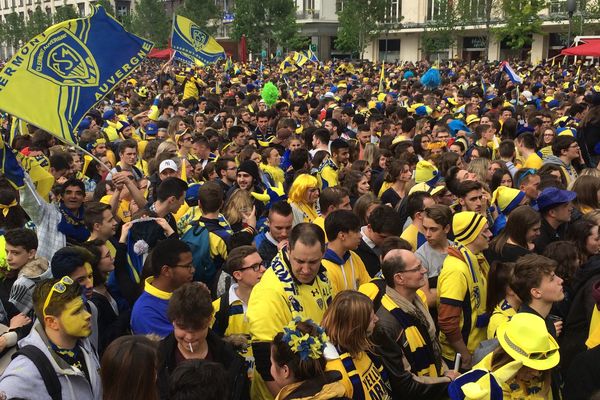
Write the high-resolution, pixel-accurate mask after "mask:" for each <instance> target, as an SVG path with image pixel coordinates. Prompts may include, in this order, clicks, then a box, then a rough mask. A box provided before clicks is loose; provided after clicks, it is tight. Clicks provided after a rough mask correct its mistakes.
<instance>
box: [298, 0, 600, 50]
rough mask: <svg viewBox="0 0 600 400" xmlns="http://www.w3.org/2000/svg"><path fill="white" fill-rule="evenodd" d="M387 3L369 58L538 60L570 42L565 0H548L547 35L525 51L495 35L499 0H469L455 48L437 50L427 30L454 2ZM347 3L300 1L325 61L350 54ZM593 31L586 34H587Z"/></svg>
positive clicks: (591, 1)
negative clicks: (345, 38)
mask: <svg viewBox="0 0 600 400" xmlns="http://www.w3.org/2000/svg"><path fill="white" fill-rule="evenodd" d="M388 1H389V4H388V7H387V12H386V15H385V19H384V21H382V24H383V28H384V29H383V32H384V33H382V34H381V35H380V36H379V37H378V38H377V39H376V40H374V41H373V42H371V43H369V44H368V46H367V48H366V50H365V54H364V56H365V58H367V59H369V60H373V61H381V60H386V61H388V62H393V61H396V60H401V61H418V60H421V59H423V58H429V59H440V60H444V59H450V58H456V57H458V58H462V59H465V60H473V59H488V60H501V59H505V58H507V57H509V56H513V57H514V56H517V55H518V56H519V57H520V58H522V59H527V60H531V61H532V62H537V61H539V60H542V59H545V58H548V57H553V56H555V55H557V54H559V53H560V50H561V49H562V48H563V47H564V46H566V45H567V42H568V30H569V20H568V14H567V0H549V1H548V7H547V8H546V9H544V10H542V12H541V13H540V17H541V18H542V20H543V24H542V30H543V34H536V35H533V37H532V43H531V44H530V45H528V46H526V48H524V49H521V51H520V53H521V54H516V53H515V51H514V50H512V49H510V48H509V46H508V45H507V43H504V42H501V41H499V40H498V39H497V38H495V36H494V34H493V33H492V31H493V28H495V27H499V26H501V25H502V23H503V20H504V16H503V14H502V12H501V10H499V7H498V5H499V4H500V0H465V1H466V2H467V3H468V4H467V8H468V9H469V12H470V16H469V20H468V21H466V22H467V23H466V24H464V25H463V26H456V27H455V30H454V31H455V35H454V36H455V40H454V43H453V44H452V46H449V48H446V49H441V50H439V51H438V52H436V53H434V54H426V52H425V51H424V50H423V40H424V38H425V36H426V35H427V31H428V30H430V26H431V25H432V24H435V22H436V20H437V19H440V18H443V17H444V16H443V12H444V4H443V3H444V1H448V2H450V1H452V0H388ZM343 3H344V2H343V0H296V5H297V22H298V24H299V25H300V27H301V34H302V35H305V36H309V37H310V38H311V42H312V43H313V44H314V45H316V46H317V49H318V54H319V57H320V59H322V60H326V59H329V58H331V57H344V56H347V54H343V53H341V52H339V51H337V50H336V49H335V37H336V34H337V29H338V18H337V13H338V12H339V11H340V10H342V8H343ZM489 4H493V5H494V6H493V7H492V8H491V13H490V12H487V11H486V6H487V5H489ZM597 4H598V0H578V7H579V8H582V7H583V6H585V7H587V8H588V9H589V8H590V7H591V6H595V5H597ZM574 17H575V18H574V20H573V21H574V22H573V23H574V24H577V23H582V21H584V20H585V18H586V14H585V13H584V12H581V11H580V10H578V11H576V12H575V15H574ZM486 21H487V22H486ZM596 21H597V20H596ZM595 33H596V32H585V34H586V35H592V34H595ZM573 36H574V35H573Z"/></svg>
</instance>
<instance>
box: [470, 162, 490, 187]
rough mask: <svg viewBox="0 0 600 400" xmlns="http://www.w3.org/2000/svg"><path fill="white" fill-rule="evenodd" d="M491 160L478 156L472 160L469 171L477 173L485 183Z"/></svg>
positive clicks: (479, 178)
mask: <svg viewBox="0 0 600 400" xmlns="http://www.w3.org/2000/svg"><path fill="white" fill-rule="evenodd" d="M490 163H491V161H490V160H488V159H487V158H476V159H474V160H471V162H470V163H469V166H468V168H467V171H469V172H472V173H474V174H475V175H477V180H478V181H479V182H481V183H483V184H486V183H487V173H488V168H489V167H490Z"/></svg>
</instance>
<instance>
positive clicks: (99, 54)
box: [0, 7, 154, 144]
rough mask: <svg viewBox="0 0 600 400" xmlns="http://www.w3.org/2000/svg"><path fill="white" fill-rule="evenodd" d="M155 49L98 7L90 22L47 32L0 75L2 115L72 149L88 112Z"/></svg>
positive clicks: (67, 23)
mask: <svg viewBox="0 0 600 400" xmlns="http://www.w3.org/2000/svg"><path fill="white" fill-rule="evenodd" d="M153 46H154V45H153V43H152V42H149V41H147V40H145V39H142V38H140V37H138V36H135V35H133V34H131V33H128V32H127V31H125V29H124V28H123V26H122V25H121V24H119V22H117V21H116V20H115V19H114V18H112V17H111V16H110V15H108V14H106V11H105V10H104V8H102V7H96V8H95V9H94V11H93V14H92V15H90V16H89V17H86V18H80V19H73V20H69V21H64V22H61V23H59V24H56V25H53V26H51V27H49V28H48V29H46V31H45V32H44V33H42V34H40V35H38V36H36V37H34V38H33V39H31V40H30V41H29V42H28V43H27V44H26V45H25V46H23V47H22V48H21V49H19V50H18V51H17V53H16V54H15V55H14V56H13V58H12V59H11V60H10V61H9V62H8V63H7V64H6V66H5V67H4V69H3V70H2V71H1V72H0V109H2V110H4V111H6V112H8V113H9V114H11V115H14V116H16V117H18V118H20V119H22V120H24V121H27V122H29V123H31V124H32V125H35V126H37V127H39V128H42V129H44V130H46V131H48V132H50V133H52V134H53V135H56V136H58V137H59V138H61V139H62V140H63V141H65V142H68V143H73V144H75V143H77V138H76V136H75V132H76V131H77V129H76V128H77V126H78V125H79V122H80V121H81V120H82V119H83V117H84V116H85V114H86V113H87V111H88V110H89V109H90V108H92V107H93V106H94V105H95V104H96V103H98V102H99V101H100V100H101V99H102V98H103V97H104V96H105V95H106V94H107V93H109V92H110V91H111V90H112V88H113V87H114V86H115V85H117V84H118V83H119V82H121V81H122V80H123V79H125V78H126V77H127V76H128V75H129V74H131V72H133V70H134V69H135V68H136V67H137V66H138V65H139V64H140V63H141V62H142V60H143V59H144V58H145V57H146V55H147V54H148V52H149V51H150V50H152V47H153Z"/></svg>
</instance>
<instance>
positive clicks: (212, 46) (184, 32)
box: [171, 15, 226, 64]
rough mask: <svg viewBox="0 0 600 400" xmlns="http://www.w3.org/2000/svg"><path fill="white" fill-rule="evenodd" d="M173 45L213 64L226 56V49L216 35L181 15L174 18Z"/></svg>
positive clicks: (192, 56)
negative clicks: (210, 33) (213, 35)
mask: <svg viewBox="0 0 600 400" xmlns="http://www.w3.org/2000/svg"><path fill="white" fill-rule="evenodd" d="M171 47H172V48H173V49H174V50H177V51H178V52H180V53H183V55H185V56H187V57H188V58H191V59H192V60H193V59H198V60H200V61H202V62H203V63H204V64H212V63H215V62H217V60H219V59H223V60H224V59H225V58H226V55H225V50H224V49H223V47H222V46H221V45H220V44H219V43H217V41H216V40H215V38H214V37H212V36H210V35H209V34H208V33H206V32H204V31H203V30H202V29H200V27H199V26H198V25H196V24H195V23H194V22H192V21H190V20H189V19H187V18H185V17H182V16H181V15H176V16H175V17H174V18H173V30H172V32H171Z"/></svg>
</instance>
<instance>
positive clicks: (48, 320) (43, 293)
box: [0, 276, 102, 400]
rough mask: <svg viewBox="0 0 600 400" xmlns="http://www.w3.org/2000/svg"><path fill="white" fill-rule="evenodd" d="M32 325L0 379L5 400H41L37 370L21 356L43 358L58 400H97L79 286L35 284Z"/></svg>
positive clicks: (88, 320) (43, 393) (88, 317)
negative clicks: (53, 377)
mask: <svg viewBox="0 0 600 400" xmlns="http://www.w3.org/2000/svg"><path fill="white" fill-rule="evenodd" d="M33 304H34V309H35V313H36V316H37V320H36V321H35V322H34V325H33V328H32V329H31V332H30V334H29V335H28V336H27V337H25V338H24V339H23V340H21V341H20V342H19V347H20V349H21V350H20V353H17V356H16V357H15V358H14V359H13V360H12V361H11V363H10V364H9V365H8V367H7V368H6V370H5V371H4V374H3V375H2V376H1V377H0V392H4V393H5V394H6V397H7V398H14V397H20V398H28V399H46V398H48V397H49V394H48V390H47V388H46V385H45V384H44V380H43V379H42V375H41V374H40V372H38V371H39V370H38V368H37V367H36V364H34V363H33V361H32V360H31V359H30V358H29V357H28V356H27V355H25V353H24V352H27V351H33V352H36V353H38V354H39V356H40V357H45V358H47V359H48V362H49V363H50V365H51V366H52V368H53V369H54V372H55V373H56V375H57V377H58V381H59V383H60V388H61V396H62V398H63V399H78V400H100V399H102V387H101V383H100V376H99V373H98V371H99V370H100V363H99V362H98V356H97V355H96V351H95V350H94V348H93V347H92V345H91V343H90V341H89V339H88V337H89V335H90V334H91V332H92V324H91V314H90V313H89V312H88V311H87V310H86V308H85V305H84V302H83V299H82V296H81V286H80V285H78V284H77V283H76V282H74V281H73V279H71V278H69V277H68V276H65V277H63V278H62V279H60V280H58V279H49V280H45V281H42V282H40V283H39V284H38V285H37V286H36V288H35V291H34V292H33Z"/></svg>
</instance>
